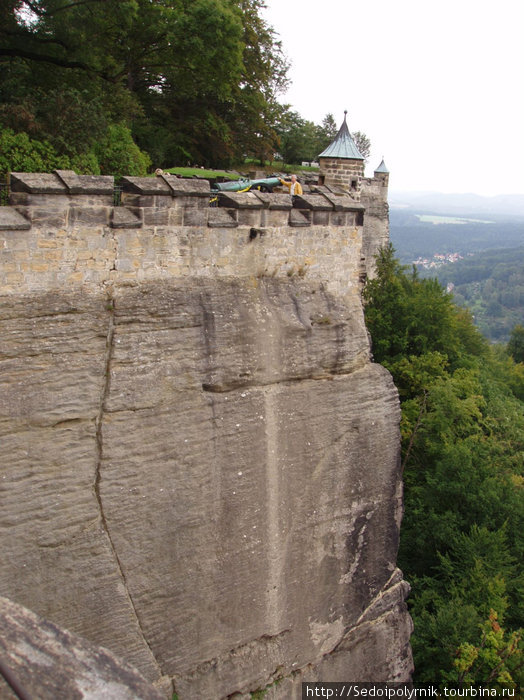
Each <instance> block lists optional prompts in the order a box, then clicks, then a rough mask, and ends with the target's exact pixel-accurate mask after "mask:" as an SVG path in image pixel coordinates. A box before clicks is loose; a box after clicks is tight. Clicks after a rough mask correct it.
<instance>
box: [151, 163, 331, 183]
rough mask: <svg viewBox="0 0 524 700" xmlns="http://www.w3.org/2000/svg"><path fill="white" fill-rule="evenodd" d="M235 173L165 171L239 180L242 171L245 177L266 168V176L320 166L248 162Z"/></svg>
mask: <svg viewBox="0 0 524 700" xmlns="http://www.w3.org/2000/svg"><path fill="white" fill-rule="evenodd" d="M232 169H233V170H235V171H236V172H235V173H232V172H227V171H226V170H205V169H202V168H182V167H181V168H166V169H165V170H164V172H166V173H173V175H182V177H193V176H194V175H196V176H198V177H209V178H213V177H225V178H228V179H229V180H238V178H239V176H238V175H237V174H236V173H241V174H242V176H244V177H249V171H250V170H264V171H265V172H266V176H268V175H271V174H273V173H300V172H318V168H312V167H310V166H308V167H302V166H301V165H289V164H287V163H286V164H284V163H282V162H281V161H274V162H273V163H272V164H267V165H265V166H263V167H262V166H261V165H260V164H256V163H253V162H251V163H250V162H246V163H243V164H242V165H237V166H236V167H235V168H232Z"/></svg>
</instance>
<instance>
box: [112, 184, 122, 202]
mask: <svg viewBox="0 0 524 700" xmlns="http://www.w3.org/2000/svg"><path fill="white" fill-rule="evenodd" d="M123 189H124V188H123V187H122V185H115V186H114V188H113V206H114V207H119V206H120V205H121V204H122V190H123Z"/></svg>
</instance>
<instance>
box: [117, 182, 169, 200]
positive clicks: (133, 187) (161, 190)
mask: <svg viewBox="0 0 524 700" xmlns="http://www.w3.org/2000/svg"><path fill="white" fill-rule="evenodd" d="M121 182H122V190H123V192H129V193H131V194H142V195H167V196H172V194H173V193H172V191H171V188H170V187H169V185H168V184H167V182H166V181H165V180H164V178H163V177H123V178H122V181H121Z"/></svg>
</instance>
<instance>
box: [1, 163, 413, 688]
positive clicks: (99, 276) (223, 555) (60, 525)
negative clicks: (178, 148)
mask: <svg viewBox="0 0 524 700" xmlns="http://www.w3.org/2000/svg"><path fill="white" fill-rule="evenodd" d="M49 177H51V176H49ZM63 180H64V181H65V182H66V186H67V178H65V177H64V178H63ZM59 184H60V186H61V183H59ZM133 187H135V188H136V187H137V183H133ZM28 189H29V192H28ZM131 189H132V188H131ZM21 191H22V192H23V193H24V194H25V198H24V199H23V201H21V200H19V201H18V202H17V204H18V205H19V206H18V207H17V208H16V210H15V209H14V207H13V208H10V209H11V211H10V212H9V217H8V215H7V214H5V216H4V225H3V226H1V223H2V214H1V212H0V228H3V229H4V230H3V231H1V232H0V233H1V234H2V235H3V238H4V253H6V252H7V253H8V254H9V255H8V256H4V261H5V268H4V269H5V275H4V278H3V282H2V284H3V286H2V287H0V289H1V290H2V291H3V297H2V304H1V306H0V314H1V321H0V323H1V329H2V330H1V335H0V340H1V346H2V347H1V355H0V357H1V367H2V373H1V378H0V381H1V385H2V386H1V391H2V406H1V409H2V410H1V416H0V430H1V435H2V451H1V458H0V459H1V460H2V472H1V474H2V479H1V482H0V483H1V486H0V488H1V491H2V497H1V501H0V539H1V548H2V552H3V565H2V569H1V571H0V594H2V595H5V596H8V597H10V598H12V599H13V600H15V601H17V602H18V603H21V604H23V605H26V606H27V607H29V608H31V609H32V610H34V611H35V612H37V613H38V614H40V615H43V616H44V617H47V618H49V619H50V620H52V621H53V622H55V623H57V624H60V625H63V626H65V627H67V628H68V629H69V630H71V631H72V632H76V633H77V634H80V635H82V636H83V637H85V638H87V639H88V640H90V641H92V642H95V643H97V644H101V645H103V646H105V647H107V648H109V649H111V650H112V651H113V652H115V653H116V654H117V655H119V656H120V657H122V658H123V659H125V660H126V661H127V662H129V663H131V664H133V665H134V666H135V667H136V668H137V669H138V670H139V671H140V672H141V673H142V674H143V675H144V676H145V677H146V678H148V679H149V680H152V681H154V682H156V683H157V685H159V686H160V687H164V688H165V689H168V688H169V687H170V683H171V681H174V685H175V688H176V691H177V693H178V694H179V697H180V698H224V697H228V696H231V695H233V694H235V693H239V694H241V695H242V694H246V693H249V692H253V691H255V690H257V689H262V688H267V690H268V697H282V698H288V697H299V696H300V682H301V681H302V680H330V681H331V680H358V681H365V680H372V681H381V680H407V679H408V678H409V675H410V672H411V655H410V650H409V634H410V631H411V627H410V625H411V623H410V620H409V617H408V615H407V612H406V607H405V604H404V597H405V593H406V588H407V584H405V583H404V582H403V581H402V577H401V574H400V572H398V570H397V569H396V567H395V560H396V552H397V544H398V530H399V524H400V517H401V509H402V491H401V481H400V473H399V462H398V449H399V433H398V423H399V405H398V397H397V393H396V390H395V387H394V386H393V384H392V381H391V378H390V376H389V374H388V373H387V372H386V371H385V370H384V369H383V368H381V367H380V366H378V365H375V364H373V363H372V362H371V361H370V355H369V342H368V336H367V333H366V329H365V326H364V321H363V312H362V306H361V301H360V288H359V283H358V279H359V274H360V270H361V259H360V258H361V241H362V234H361V230H360V229H359V228H358V227H356V226H355V225H354V222H352V221H351V219H350V218H346V219H344V218H343V217H342V218H341V214H340V208H339V210H338V214H337V217H338V218H337V222H336V224H335V223H334V222H331V223H330V222H329V221H328V222H327V225H320V224H318V225H315V220H314V218H311V219H310V220H309V224H308V225H304V226H303V227H301V228H297V227H296V226H295V227H294V228H293V226H292V224H291V222H292V218H291V217H292V214H293V212H291V214H290V212H289V206H287V208H286V207H284V208H279V207H280V204H278V205H275V206H274V209H273V210H272V209H271V202H276V201H277V200H274V199H271V197H269V198H268V196H266V197H265V198H259V200H258V201H261V202H262V205H260V206H258V205H257V206H255V204H256V202H254V200H252V199H249V200H243V201H247V202H251V205H250V206H251V207H252V208H254V209H255V210H256V211H257V212H258V213H259V215H261V214H260V211H263V209H261V207H262V208H264V207H265V212H266V214H265V217H264V218H263V220H262V224H264V225H265V228H264V229H263V234H260V233H259V235H256V234H255V235H254V234H253V223H254V222H253V220H246V221H243V220H242V219H241V216H242V212H240V213H239V212H238V211H237V210H235V209H234V208H233V209H231V208H230V209H223V210H221V209H219V210H218V211H219V212H220V216H219V215H217V214H216V212H215V213H213V214H212V215H211V218H209V219H208V218H207V217H208V216H209V214H208V207H207V201H205V199H203V198H202V197H200V198H199V199H198V201H197V203H196V204H195V201H196V200H192V201H191V200H190V199H189V197H187V198H186V199H185V200H184V199H183V197H182V196H181V195H179V196H178V197H177V193H176V192H170V193H169V195H166V198H167V196H169V204H168V206H165V205H162V206H160V205H159V204H158V202H155V201H153V202H146V201H145V200H142V201H141V202H137V201H133V202H132V204H133V205H134V206H135V207H140V206H141V205H143V211H141V210H140V209H139V208H135V209H131V208H130V209H129V211H128V222H129V221H130V222H131V223H128V225H127V227H126V228H125V229H124V228H123V229H122V230H118V227H117V226H114V225H113V226H111V225H110V221H111V216H114V212H112V203H111V202H109V201H107V200H103V201H97V202H95V203H93V202H92V201H91V200H90V201H89V202H88V201H87V199H86V200H85V201H84V203H83V204H81V206H79V205H78V201H75V199H74V198H75V193H74V191H72V188H71V187H69V191H67V192H66V193H65V194H64V193H60V194H59V195H58V196H57V197H56V198H55V199H54V200H53V203H52V204H50V199H49V197H50V195H49V194H48V193H44V194H42V195H40V194H39V193H36V195H35V194H34V193H33V194H32V193H31V192H30V187H29V188H28V187H26V189H25V190H24V189H23V186H22V187H21ZM55 194H56V193H55ZM146 194H147V193H146ZM146 194H144V193H142V195H141V196H143V197H145V196H146ZM186 194H187V192H186ZM40 196H41V197H44V198H47V199H38V197H40ZM100 196H102V195H100ZM104 196H105V195H104ZM275 197H278V196H277V195H275ZM278 201H280V202H282V201H283V200H278ZM286 201H287V200H286ZM190 203H191V206H190ZM146 204H149V205H150V207H149V209H150V211H149V215H152V213H153V212H154V211H157V212H159V214H158V216H163V215H164V213H163V212H162V209H167V210H168V211H169V214H168V219H167V220H166V222H165V223H164V222H163V221H162V222H161V223H159V222H158V221H157V222H154V221H152V222H149V223H148V222H147V216H148V211H146V209H147V207H146ZM44 205H45V206H44ZM282 206H283V205H282ZM74 207H76V210H75V212H74V216H73V215H72V212H73V210H74ZM90 207H91V209H92V211H89V208H90ZM177 208H178V209H177ZM180 208H182V209H183V212H185V213H184V216H186V214H187V212H188V211H190V210H191V211H190V214H191V216H190V219H189V220H188V219H187V218H186V220H183V217H182V218H181V214H180V213H177V211H178V210H179V209H180ZM247 208H248V207H246V209H247ZM95 209H96V216H95ZM335 209H336V208H335V205H334V206H333V212H334V213H333V216H335ZM101 210H104V212H105V213H104V214H103V217H102V220H101V221H100V220H99V218H97V217H100V211H101ZM106 210H107V211H106ZM259 210H260V211H259ZM313 211H314V209H313ZM42 212H44V215H43V214H42ZM64 212H65V213H64ZM202 212H203V214H202ZM281 212H285V216H286V217H289V219H287V218H286V221H285V222H283V221H282V220H280V219H277V218H272V217H279V216H281ZM347 212H348V213H347V217H350V214H351V212H350V210H349V209H347ZM196 214H198V215H196ZM225 214H227V216H228V217H230V219H229V221H231V220H234V221H236V226H231V225H230V223H229V221H228V223H227V224H225V223H224V222H225V221H226V219H224V218H220V217H224V215H225ZM90 215H93V216H90ZM17 216H23V217H24V220H25V221H28V222H29V223H30V226H29V227H28V226H26V227H25V228H22V227H20V230H17V227H16V226H13V225H12V224H8V223H5V222H7V221H9V222H11V221H13V217H14V219H15V220H16V217H17ZM249 216H252V214H249ZM104 217H105V218H104ZM118 217H120V218H118V221H122V220H124V219H125V218H126V215H125V212H124V214H122V213H121V212H120V213H118ZM131 217H136V218H139V219H140V225H139V224H138V223H137V220H136V218H135V220H134V221H133V219H132V218H131ZM171 217H172V218H171ZM202 217H204V218H202ZM235 217H238V218H236V219H235ZM113 221H114V219H113ZM177 221H178V223H176V222H177ZM50 222H51V223H50ZM210 222H211V223H210ZM288 222H289V223H288ZM348 222H349V225H348ZM255 223H256V222H255ZM258 223H259V225H260V220H259V221H258ZM283 223H284V225H282V224H283ZM9 226H10V228H9ZM17 253H18V255H17ZM46 253H47V254H49V253H52V255H47V257H46ZM14 264H15V265H18V267H16V269H15V270H13V267H12V266H13V265H14ZM24 266H25V267H24ZM39 266H40V268H39ZM13 274H18V275H20V276H21V279H20V278H17V279H14V278H13V277H11V278H9V275H13Z"/></svg>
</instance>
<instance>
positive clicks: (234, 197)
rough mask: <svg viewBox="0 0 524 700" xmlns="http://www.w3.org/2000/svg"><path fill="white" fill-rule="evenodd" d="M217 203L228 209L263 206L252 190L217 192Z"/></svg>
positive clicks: (258, 207) (259, 207) (260, 207)
mask: <svg viewBox="0 0 524 700" xmlns="http://www.w3.org/2000/svg"><path fill="white" fill-rule="evenodd" d="M218 205H219V206H220V207H229V208H230V209H231V208H232V209H262V207H263V206H264V204H263V202H262V201H261V200H260V199H259V198H258V197H257V196H256V195H255V193H254V192H219V193H218Z"/></svg>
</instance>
